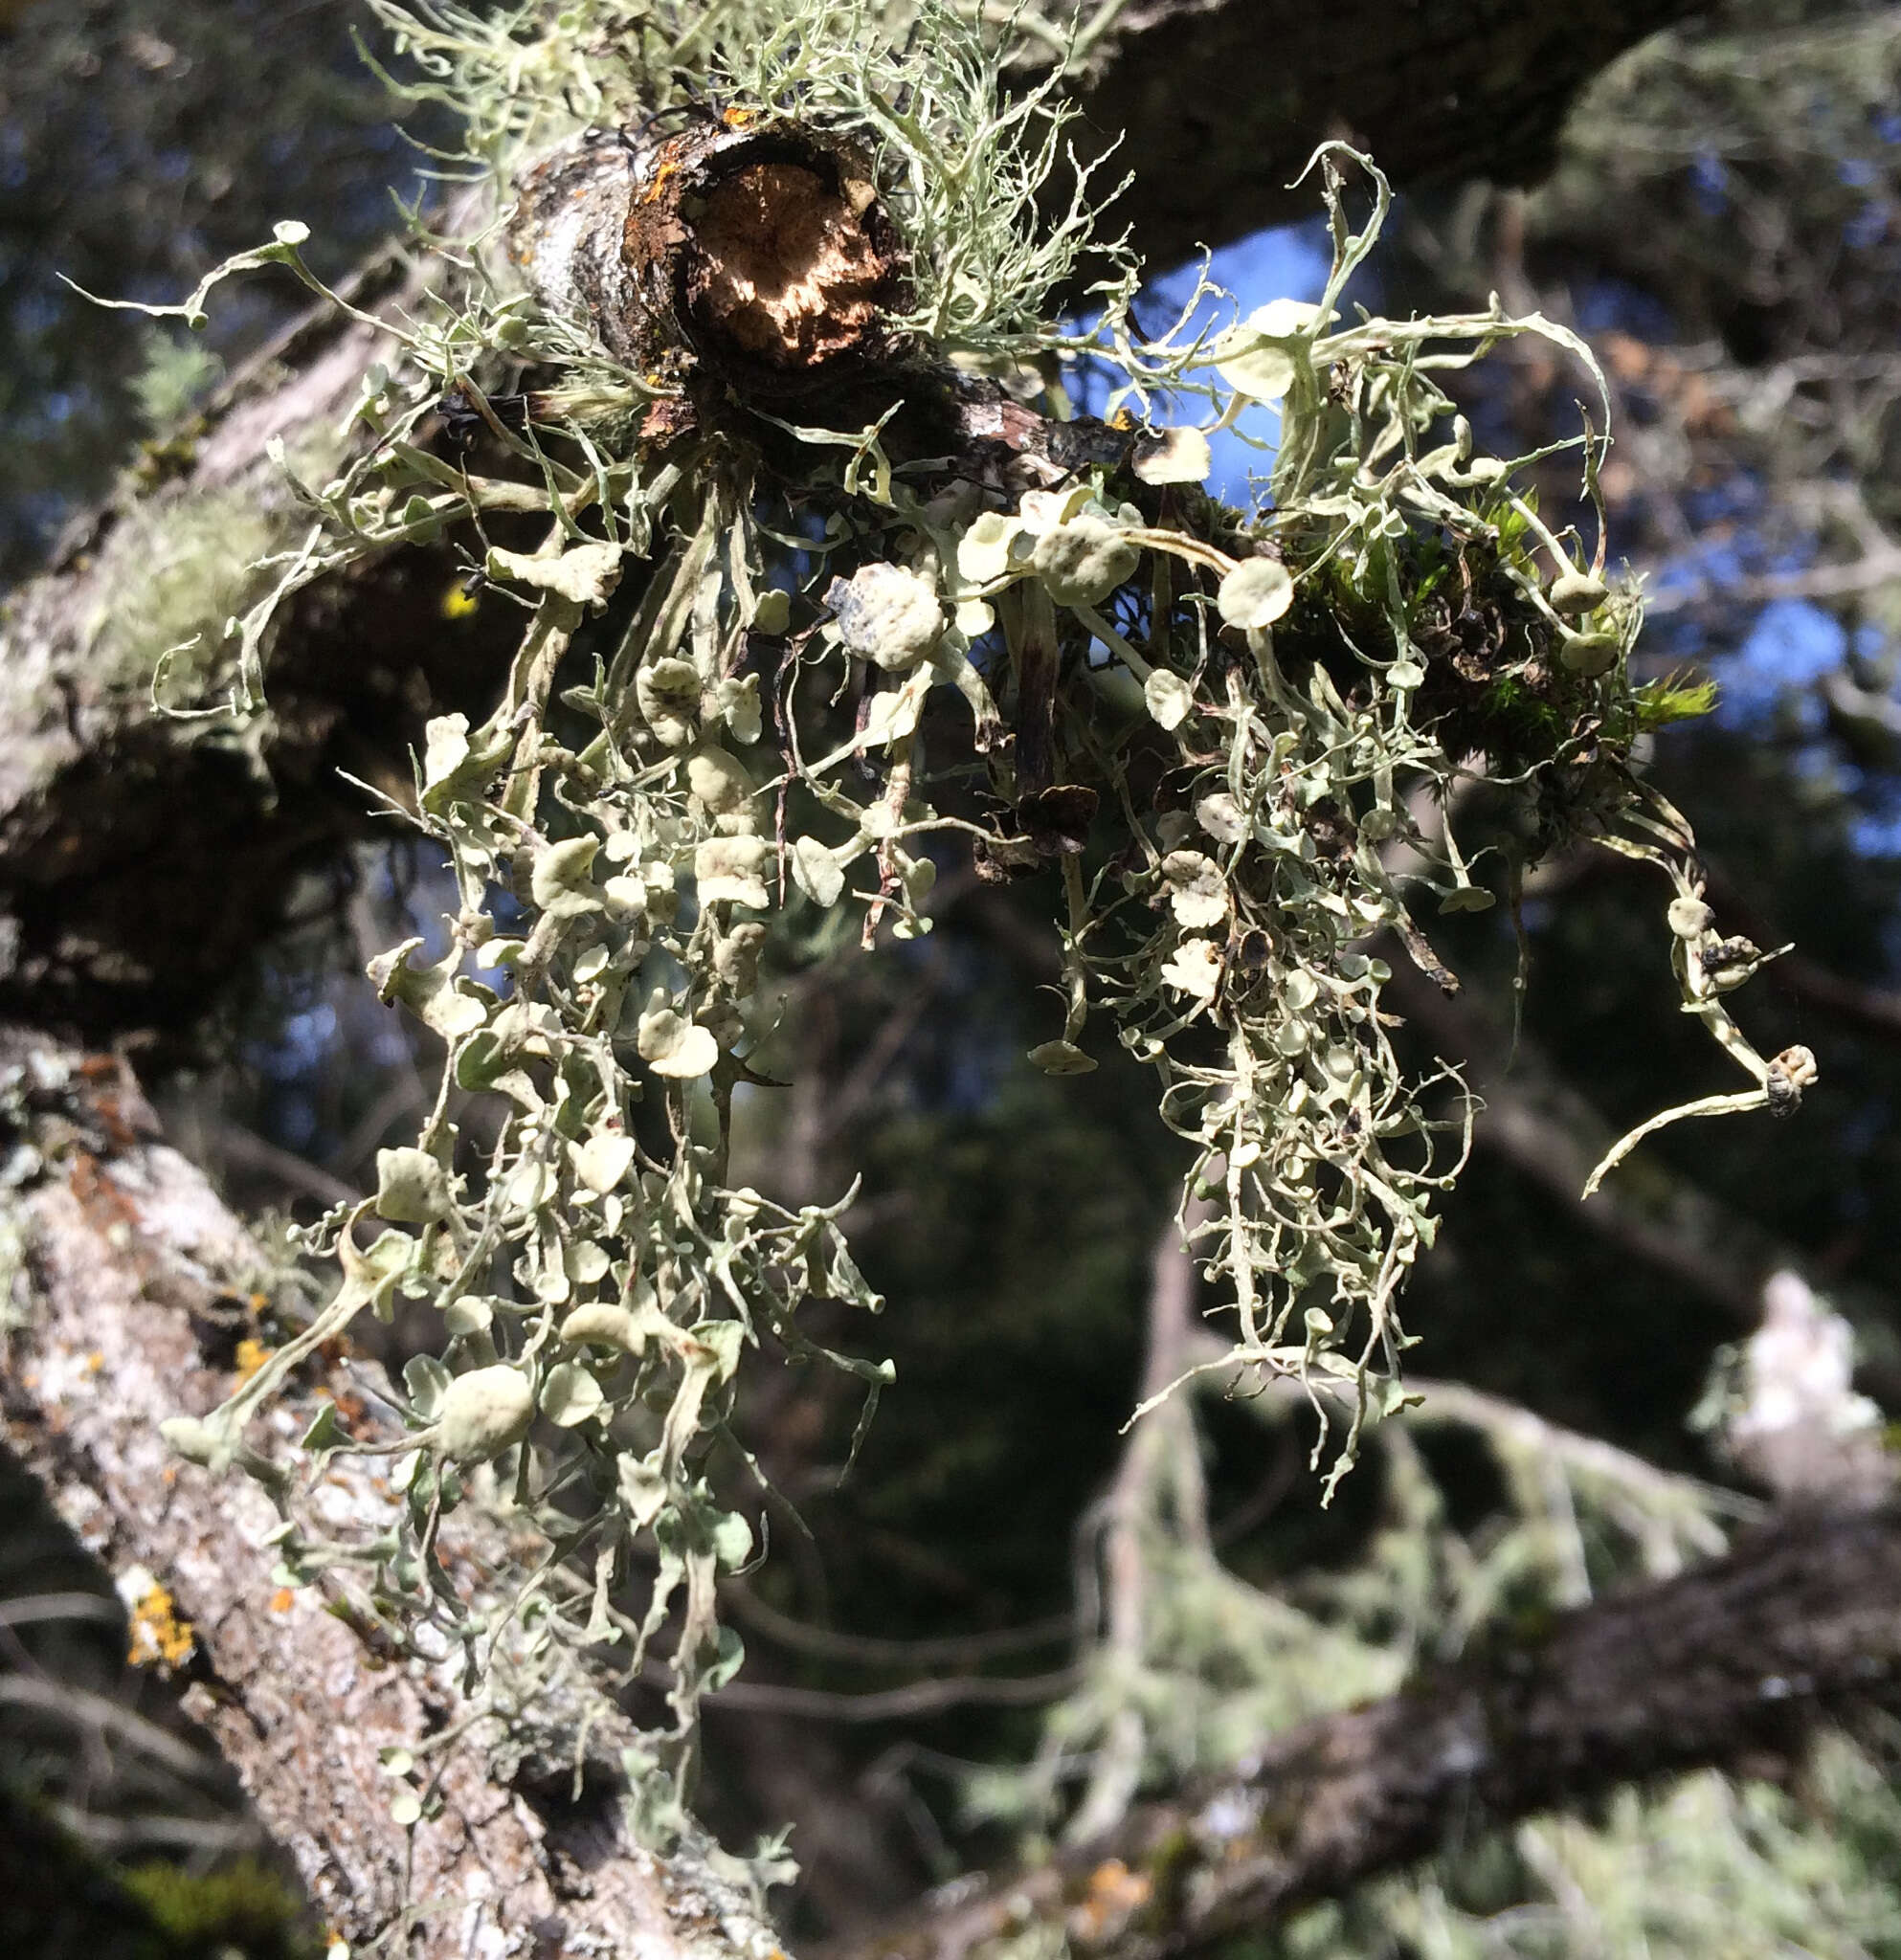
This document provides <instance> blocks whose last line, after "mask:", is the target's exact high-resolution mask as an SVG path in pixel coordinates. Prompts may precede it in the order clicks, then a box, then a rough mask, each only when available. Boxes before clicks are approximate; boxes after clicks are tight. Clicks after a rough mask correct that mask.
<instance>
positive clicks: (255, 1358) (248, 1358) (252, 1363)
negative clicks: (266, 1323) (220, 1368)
mask: <svg viewBox="0 0 1901 1960" xmlns="http://www.w3.org/2000/svg"><path fill="white" fill-rule="evenodd" d="M270 1358H271V1350H270V1349H269V1348H266V1347H265V1346H264V1344H263V1342H261V1341H260V1340H258V1339H257V1337H256V1336H255V1335H253V1334H246V1335H245V1337H244V1338H243V1340H241V1341H240V1342H239V1343H238V1344H237V1356H236V1359H237V1386H238V1387H239V1388H240V1389H241V1388H242V1387H243V1386H244V1384H245V1383H246V1382H248V1381H249V1380H250V1379H251V1377H252V1376H253V1375H254V1374H256V1373H257V1370H259V1369H260V1368H262V1367H263V1365H264V1364H265V1362H267V1361H268V1360H270Z"/></svg>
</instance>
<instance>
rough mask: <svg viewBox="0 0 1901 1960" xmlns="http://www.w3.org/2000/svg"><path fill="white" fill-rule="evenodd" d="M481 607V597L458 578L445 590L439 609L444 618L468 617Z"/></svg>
mask: <svg viewBox="0 0 1901 1960" xmlns="http://www.w3.org/2000/svg"><path fill="white" fill-rule="evenodd" d="M439 610H440V612H441V613H442V616H443V618H444V619H466V618H468V616H469V615H470V613H472V612H479V611H480V610H481V597H480V596H479V595H478V594H477V593H475V592H472V591H470V590H469V589H468V588H467V587H466V586H465V585H463V584H462V583H461V581H460V580H459V579H458V581H457V582H456V583H455V584H454V585H452V586H450V587H449V588H448V589H447V590H445V591H444V592H443V594H442V599H441V605H440V609H439Z"/></svg>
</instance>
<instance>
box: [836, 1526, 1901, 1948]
mask: <svg viewBox="0 0 1901 1960" xmlns="http://www.w3.org/2000/svg"><path fill="white" fill-rule="evenodd" d="M1895 1706H1901V1510H1897V1509H1895V1508H1891V1507H1890V1508H1873V1509H1866V1510H1856V1511H1845V1512H1838V1513H1833V1514H1822V1513H1806V1514H1805V1513H1800V1512H1797V1513H1793V1514H1790V1515H1787V1516H1784V1517H1782V1518H1780V1519H1778V1521H1777V1522H1775V1523H1773V1524H1772V1525H1770V1526H1765V1527H1763V1528H1762V1529H1761V1530H1760V1531H1758V1532H1757V1533H1756V1534H1755V1535H1754V1536H1752V1537H1750V1538H1748V1539H1746V1540H1744V1541H1742V1542H1741V1543H1739V1544H1738V1545H1737V1546H1736V1547H1735V1548H1734V1549H1733V1552H1732V1553H1731V1554H1730V1556H1728V1557H1727V1558H1724V1559H1722V1560H1719V1561H1717V1562H1715V1563H1712V1564H1711V1565H1708V1566H1705V1567H1701V1568H1699V1569H1698V1570H1694V1571H1691V1572H1688V1573H1686V1574H1684V1575H1683V1576H1682V1577H1680V1578H1676V1579H1672V1580H1670V1581H1668V1582H1666V1583H1665V1584H1663V1585H1658V1586H1651V1587H1645V1588H1643V1589H1641V1590H1639V1591H1635V1592H1631V1593H1625V1594H1622V1595H1620V1596H1617V1597H1614V1598H1611V1599H1607V1600H1604V1601H1602V1602H1600V1603H1599V1604H1596V1605H1593V1606H1589V1607H1586V1608H1583V1609H1581V1610H1580V1611H1578V1612H1576V1613H1573V1614H1570V1615H1566V1616H1564V1617H1562V1618H1560V1619H1558V1620H1556V1621H1555V1622H1554V1623H1553V1624H1552V1625H1551V1626H1550V1627H1548V1628H1547V1629H1545V1630H1543V1631H1542V1632H1540V1633H1536V1634H1533V1635H1532V1636H1531V1637H1512V1638H1510V1639H1508V1640H1506V1641H1504V1642H1502V1643H1500V1644H1499V1645H1497V1646H1496V1647H1494V1648H1493V1649H1491V1650H1490V1651H1487V1652H1481V1653H1478V1654H1475V1655H1474V1656H1472V1657H1471V1658H1469V1659H1466V1660H1465V1661H1463V1662H1461V1663H1459V1664H1457V1665H1454V1666H1446V1667H1440V1668H1435V1669H1430V1670H1427V1671H1426V1672H1424V1673H1422V1674H1420V1676H1419V1677H1418V1678H1417V1679H1416V1680H1414V1681H1413V1682H1410V1683H1409V1684H1408V1685H1407V1686H1406V1687H1405V1688H1404V1689H1402V1690H1401V1691H1400V1692H1399V1693H1398V1694H1397V1695H1394V1696H1392V1697H1390V1698H1389V1699H1387V1700H1385V1701H1382V1702H1376V1703H1375V1704H1372V1705H1371V1706H1368V1707H1364V1708H1355V1709H1349V1710H1347V1711H1346V1712H1344V1713H1342V1714H1338V1715H1332V1716H1328V1717H1325V1718H1323V1719H1321V1720H1318V1721H1315V1722H1312V1723H1309V1724H1308V1725H1307V1726H1304V1727H1302V1728H1299V1729H1296V1730H1294V1731H1293V1732H1292V1733H1290V1734H1287V1735H1285V1736H1280V1737H1277V1738H1276V1739H1275V1740H1274V1741H1273V1742H1272V1743H1270V1744H1269V1745H1267V1746H1266V1747H1265V1748H1264V1749H1263V1750H1262V1751H1261V1752H1260V1754H1259V1755H1258V1756H1257V1757H1256V1758H1255V1759H1254V1760H1253V1761H1251V1762H1248V1763H1246V1764H1243V1765H1242V1766H1241V1770H1240V1771H1238V1772H1237V1773H1236V1774H1235V1775H1233V1776H1231V1777H1228V1778H1226V1779H1223V1780H1221V1781H1219V1782H1216V1783H1212V1784H1210V1785H1208V1786H1206V1787H1205V1788H1203V1789H1200V1790H1198V1791H1195V1792H1191V1793H1187V1794H1186V1795H1185V1796H1183V1797H1179V1798H1173V1799H1170V1800H1168V1801H1166V1802H1162V1803H1157V1804H1152V1805H1151V1806H1149V1807H1147V1808H1146V1809H1143V1810H1139V1811H1137V1812H1136V1813H1134V1814H1133V1815H1131V1816H1130V1817H1129V1820H1128V1822H1127V1824H1125V1825H1124V1826H1123V1827H1121V1828H1120V1829H1118V1830H1116V1831H1114V1832H1111V1833H1109V1834H1107V1836H1105V1837H1102V1838H1097V1839H1096V1840H1095V1841H1094V1842H1092V1843H1090V1844H1087V1845H1085V1846H1082V1847H1079V1848H1078V1849H1077V1850H1075V1851H1074V1852H1066V1853H1064V1854H1063V1855H1062V1856H1061V1857H1060V1858H1059V1859H1058V1860H1055V1861H1054V1862H1052V1863H1050V1864H1048V1865H1045V1866H1043V1867H1041V1868H1040V1869H1038V1870H1036V1871H1032V1872H1029V1873H1027V1874H1023V1875H1020V1876H1018V1877H1017V1878H1014V1879H1005V1880H999V1881H995V1882H989V1883H987V1884H985V1885H983V1886H982V1887H981V1889H979V1890H977V1891H975V1892H973V1891H972V1890H971V1889H970V1888H969V1887H968V1886H967V1885H959V1886H953V1887H951V1888H949V1890H948V1891H947V1892H946V1893H944V1894H941V1895H938V1896H937V1897H936V1898H935V1899H934V1900H933V1901H930V1902H927V1904H926V1905H925V1907H924V1908H923V1909H921V1910H920V1911H919V1912H918V1913H917V1914H916V1915H915V1916H913V1917H912V1918H911V1919H910V1920H909V1921H908V1922H907V1923H906V1924H905V1925H903V1926H901V1927H896V1928H892V1929H889V1930H887V1931H886V1932H885V1933H884V1934H883V1936H881V1937H879V1938H877V1939H875V1940H872V1941H868V1942H863V1943H860V1944H857V1945H854V1946H853V1947H851V1948H850V1949H840V1953H839V1960H955V1956H961V1955H964V1954H966V1953H970V1952H972V1951H973V1950H974V1949H980V1948H982V1947H984V1946H986V1945H987V1944H989V1943H990V1942H992V1941H997V1940H1002V1939H1005V1938H1013V1939H1020V1937H1021V1935H1022V1931H1023V1928H1024V1927H1025V1926H1026V1925H1027V1924H1029V1923H1031V1922H1033V1921H1037V1920H1041V1921H1043V1922H1045V1923H1052V1922H1053V1923H1056V1924H1060V1925H1061V1926H1062V1929H1063V1931H1064V1932H1065V1933H1066V1935H1067V1938H1068V1940H1069V1943H1070V1947H1071V1949H1072V1950H1075V1951H1082V1952H1100V1953H1106V1954H1108V1953H1112V1954H1113V1955H1115V1960H1159V1956H1161V1955H1163V1954H1169V1953H1179V1952H1182V1951H1184V1950H1186V1949H1193V1948H1196V1947H1199V1946H1203V1945H1205V1944H1207V1943H1209V1942H1211V1941H1213V1940H1215V1939H1217V1938H1219V1937H1220V1936H1221V1935H1223V1934H1227V1933H1233V1932H1237V1931H1248V1930H1251V1931H1259V1930H1260V1929H1262V1928H1263V1927H1265V1926H1267V1925H1268V1924H1269V1923H1271V1922H1272V1921H1273V1920H1274V1919H1275V1918H1276V1917H1277V1916H1278V1915H1279V1914H1281V1913H1283V1912H1285V1911H1286V1909H1288V1908H1289V1907H1291V1906H1294V1905H1297V1904H1300V1903H1302V1902H1304V1901H1308V1900H1312V1899H1317V1898H1322V1897H1329V1896H1332V1895H1336V1894H1338V1893H1340V1892H1343V1891H1345V1890H1346V1889H1347V1888H1348V1887H1349V1886H1351V1885H1353V1884H1355V1883H1357V1882H1360V1881H1362V1880H1364V1879H1367V1878H1370V1877H1372V1876H1374V1875H1375V1874H1377V1873H1380V1872H1385V1871H1390V1870H1392V1869H1394V1868H1396V1867H1397V1866H1399V1865H1401V1864H1404V1863H1406V1862H1408V1861H1409V1860H1413V1859H1416V1858H1419V1857H1420V1856H1422V1855H1424V1854H1426V1853H1428V1852H1430V1851H1432V1850H1433V1849H1435V1848H1436V1847H1437V1846H1438V1844H1439V1843H1440V1842H1441V1841H1442V1839H1443V1837H1444V1836H1445V1835H1446V1833H1447V1832H1448V1831H1450V1830H1453V1829H1457V1830H1460V1831H1462V1832H1464V1833H1465V1834H1469V1833H1470V1832H1471V1831H1472V1830H1473V1829H1474V1828H1475V1827H1477V1826H1479V1825H1481V1824H1486V1823H1489V1824H1503V1823H1509V1822H1510V1821H1511V1820H1513V1819H1515V1818H1517V1817H1521V1816H1525V1815H1530V1814H1532V1813H1533V1812H1536V1811H1540V1810H1545V1809H1549V1808H1552V1807H1554V1806H1555V1805H1559V1804H1571V1803H1576V1802H1578V1801H1581V1800H1584V1799H1587V1798H1588V1797H1590V1796H1591V1795H1593V1794H1594V1793H1598V1792H1600V1791H1602V1790H1605V1789H1608V1788H1610V1787H1612V1786H1613V1785H1616V1784H1619V1783H1622V1782H1628V1781H1632V1780H1635V1779H1640V1778H1645V1777H1651V1776H1656V1775H1660V1774H1663V1773H1666V1772H1669V1771H1684V1770H1691V1769H1697V1768H1703V1767H1708V1766H1715V1767H1718V1768H1726V1769H1736V1768H1740V1767H1744V1766H1748V1765H1750V1764H1755V1765H1756V1766H1757V1767H1759V1766H1760V1764H1761V1763H1762V1761H1763V1760H1764V1759H1765V1758H1767V1759H1770V1760H1774V1761H1778V1762H1780V1761H1785V1760H1787V1759H1788V1758H1789V1757H1790V1756H1791V1755H1792V1754H1793V1753H1794V1752H1796V1751H1797V1750H1799V1749H1800V1747H1801V1746H1802V1743H1803V1741H1804V1740H1805V1738H1806V1736H1807V1735H1808V1734H1809V1732H1810V1731H1811V1730H1812V1729H1813V1728H1814V1726H1816V1725H1817V1724H1818V1723H1819V1722H1821V1721H1823V1720H1826V1719H1829V1718H1835V1717H1841V1716H1845V1715H1848V1714H1851V1713H1853V1712H1855V1711H1857V1710H1862V1709H1868V1708H1876V1707H1879V1708H1893V1707H1895Z"/></svg>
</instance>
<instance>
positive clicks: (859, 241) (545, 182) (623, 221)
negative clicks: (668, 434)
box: [509, 122, 905, 396]
mask: <svg viewBox="0 0 1901 1960" xmlns="http://www.w3.org/2000/svg"><path fill="white" fill-rule="evenodd" d="M509 242H510V247H511V250H512V252H513V254H514V256H515V259H516V262H517V263H518V264H519V265H521V266H522V267H523V269H524V271H525V272H526V277H527V278H528V281H529V283H530V285H531V286H532V287H533V289H534V291H535V293H536V296H537V297H538V298H539V299H540V300H541V301H542V303H543V304H544V305H546V306H547V307H548V309H549V310H550V311H551V312H554V313H558V314H564V315H566V316H568V317H569V318H571V319H579V320H583V321H586V322H587V323H589V324H590V325H591V326H592V327H593V330H594V332H595V333H596V334H597V335H598V336H599V338H600V340H601V342H602V344H603V345H605V346H606V347H607V349H608V350H609V352H611V353H612V354H614V355H615V357H616V358H617V359H619V360H621V361H624V362H625V363H626V364H627V365H628V366H629V367H633V368H635V369H637V371H638V372H639V373H640V374H642V375H643V376H645V377H646V378H647V379H648V380H649V381H651V382H653V383H655V384H656V385H659V384H662V383H669V382H671V383H681V382H684V381H685V380H687V379H688V378H689V377H690V376H691V375H692V374H693V373H694V372H695V371H696V370H702V371H704V372H705V373H706V374H708V375H710V376H712V377H715V378H717V379H720V380H723V381H726V382H728V383H730V384H731V385H732V386H733V387H735V388H736V389H738V390H740V391H741V392H742V393H748V394H765V395H768V396H771V395H780V396H784V395H793V394H798V393H803V392H806V391H807V390H811V389H813V388H816V387H817V386H818V385H819V384H820V383H822V382H824V381H826V380H829V379H831V378H833V377H834V376H836V375H838V374H839V373H840V372H842V371H844V370H846V369H848V368H852V367H860V366H862V365H864V364H866V363H876V362H878V361H881V360H883V359H884V358H887V357H888V356H889V354H890V353H891V352H892V351H893V347H892V342H891V336H890V335H889V333H888V332H887V330H886V328H885V324H884V323H885V320H886V318H887V316H888V315H889V313H890V312H891V311H892V310H893V308H894V307H895V306H897V305H898V304H900V303H902V301H903V297H904V291H905V278H904V266H903V254H902V252H901V250H900V248H899V245H898V240H897V234H896V232H895V231H894V229H893V227H892V225H891V222H890V219H889V217H888V215H887V214H886V212H885V211H884V208H883V205H882V204H881V203H880V202H879V199H878V193H877V187H876V185H875V183H874V181H873V177H872V171H871V166H870V163H869V161H868V160H867V159H866V157H865V156H864V155H863V153H862V152H861V151H860V150H859V149H857V148H856V147H854V146H853V145H851V144H849V143H846V142H844V141H842V140H841V139H839V138H837V137H833V136H830V135H827V134H825V133H823V132H821V131H816V130H812V129H808V128H805V127H803V126H801V125H799V124H796V123H785V122H776V123H760V124H752V125H747V126H740V127H733V126H727V125H725V124H720V123H696V124H694V125H693V126H691V127H690V128H687V129H684V130H682V131H681V132H680V133H679V134H677V135H673V136H669V137H666V138H664V139H663V140H661V141H660V142H658V143H655V144H651V145H650V144H645V143H641V142H638V141H636V140H634V139H631V138H628V137H624V136H622V135H619V134H617V133H615V132H612V131H599V130H594V131H590V132H589V133H588V134H587V135H586V136H583V137H580V138H578V139H576V140H575V141H574V142H573V143H571V144H570V145H567V146H566V147H565V148H563V149H561V150H558V151H557V152H556V153H555V154H554V155H552V156H550V157H548V158H547V159H546V160H544V162H542V163H541V164H540V165H539V166H538V167H536V169H535V171H534V172H533V174H532V175H531V176H530V177H529V179H528V181H527V183H526V186H525V187H524V189H523V191H522V195H521V199H520V201H519V203H518V205H517V207H516V212H515V217H514V220H513V223H512V225H511V228H510V234H509Z"/></svg>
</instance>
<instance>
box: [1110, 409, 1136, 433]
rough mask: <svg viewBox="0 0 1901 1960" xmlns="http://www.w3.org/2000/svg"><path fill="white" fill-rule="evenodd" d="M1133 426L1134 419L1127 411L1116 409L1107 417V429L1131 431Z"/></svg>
mask: <svg viewBox="0 0 1901 1960" xmlns="http://www.w3.org/2000/svg"><path fill="white" fill-rule="evenodd" d="M1134 426H1135V417H1134V416H1133V415H1131V414H1130V413H1129V411H1128V410H1127V409H1118V410H1116V412H1115V413H1114V414H1112V415H1111V416H1110V417H1109V427H1110V428H1111V429H1132V428H1134Z"/></svg>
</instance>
